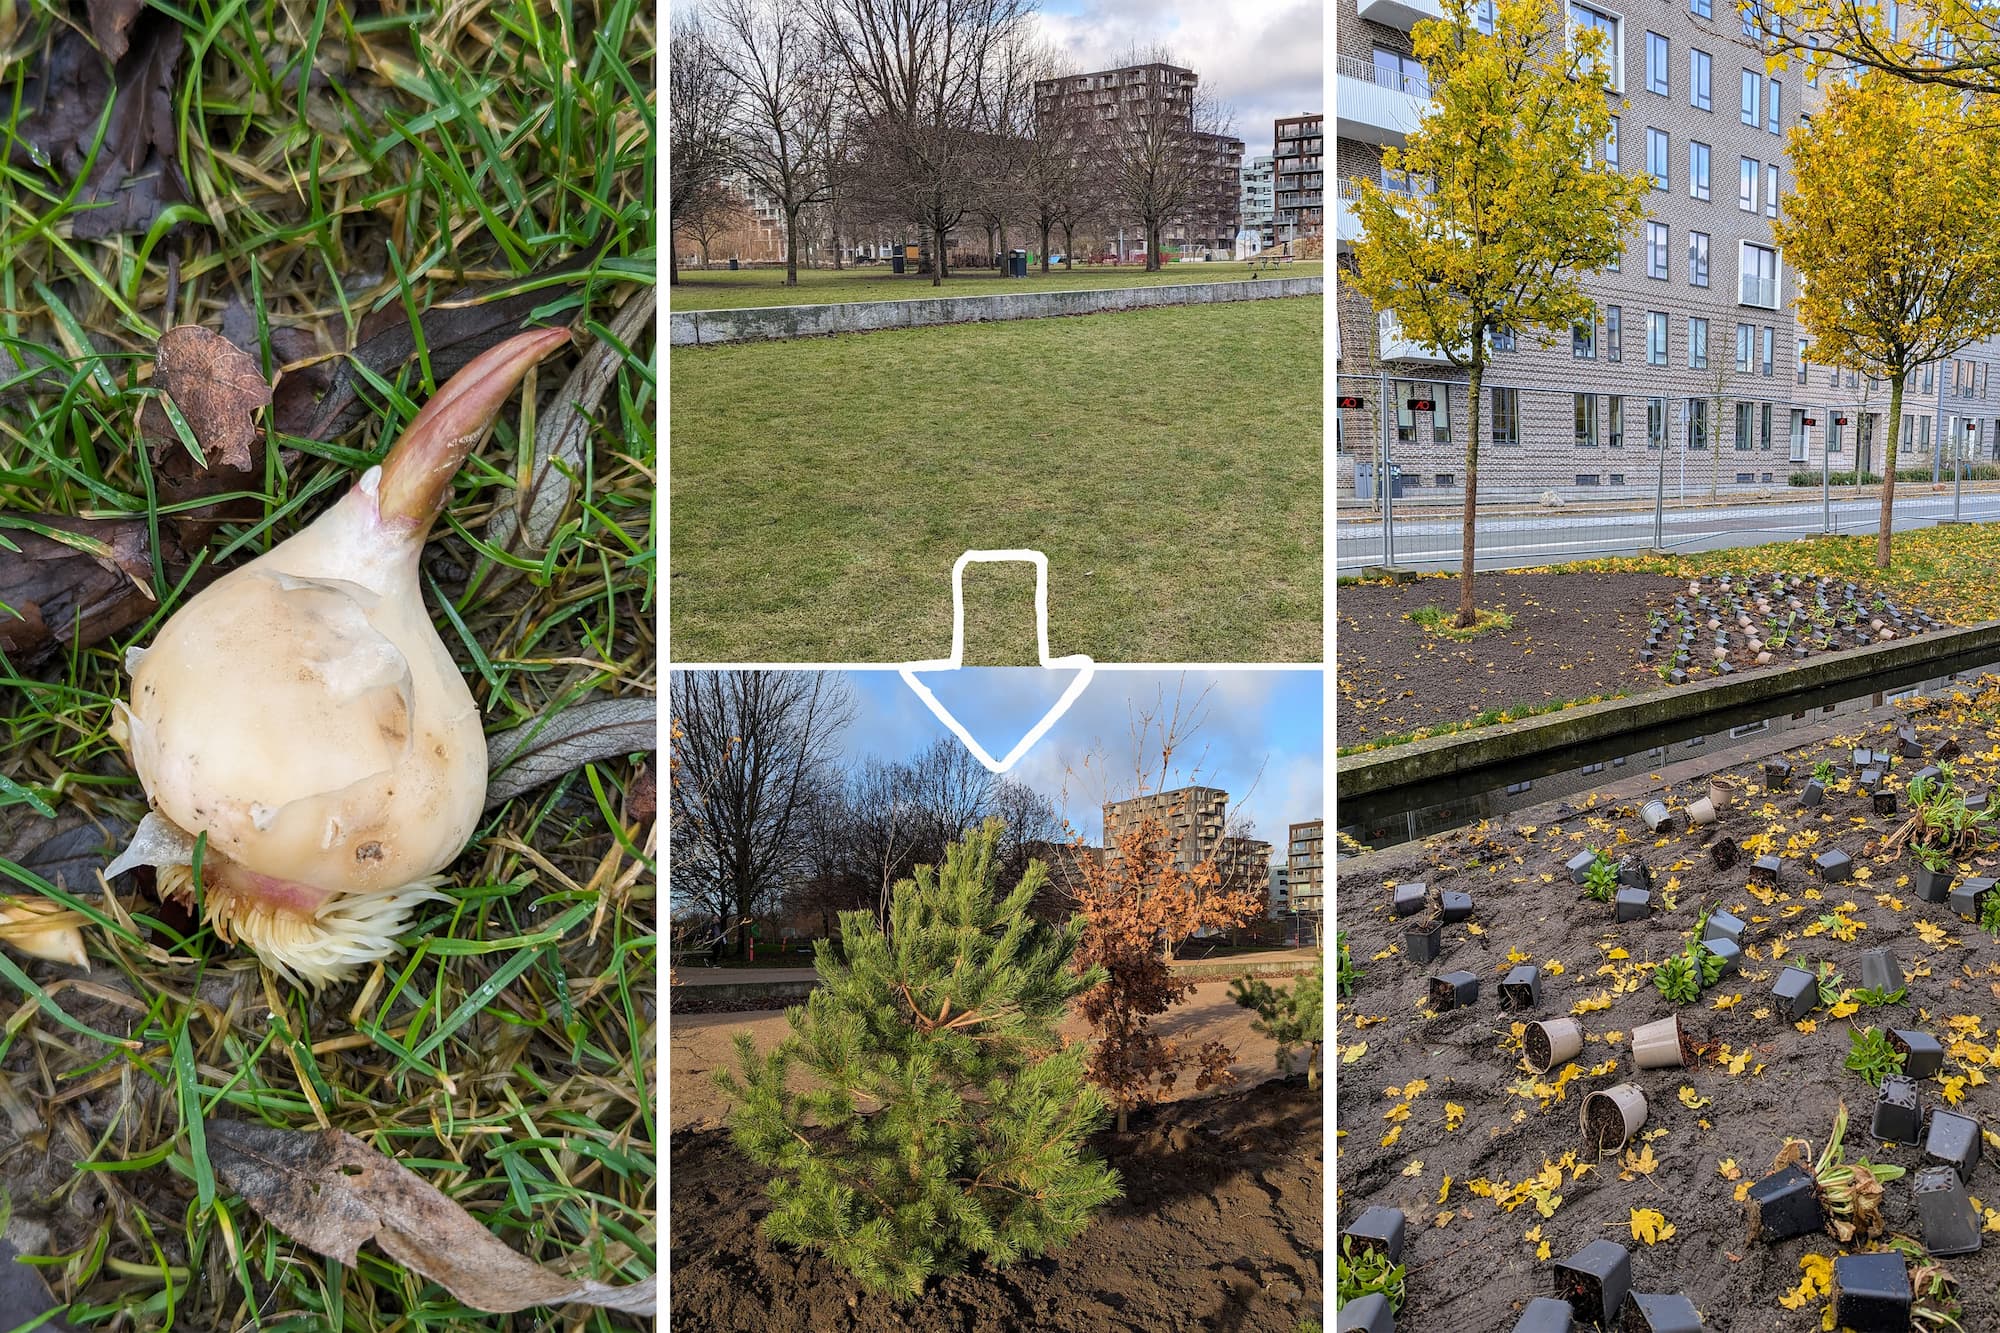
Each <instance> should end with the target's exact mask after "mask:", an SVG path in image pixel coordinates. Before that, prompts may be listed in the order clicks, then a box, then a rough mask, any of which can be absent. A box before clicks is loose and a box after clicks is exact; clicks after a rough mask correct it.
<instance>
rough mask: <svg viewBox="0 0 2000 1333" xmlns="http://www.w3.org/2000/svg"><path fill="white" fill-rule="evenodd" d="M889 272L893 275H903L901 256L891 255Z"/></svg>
mask: <svg viewBox="0 0 2000 1333" xmlns="http://www.w3.org/2000/svg"><path fill="white" fill-rule="evenodd" d="M889 271H890V272H891V273H901V272H902V271H903V257H902V256H901V255H891V256H890V257H889Z"/></svg>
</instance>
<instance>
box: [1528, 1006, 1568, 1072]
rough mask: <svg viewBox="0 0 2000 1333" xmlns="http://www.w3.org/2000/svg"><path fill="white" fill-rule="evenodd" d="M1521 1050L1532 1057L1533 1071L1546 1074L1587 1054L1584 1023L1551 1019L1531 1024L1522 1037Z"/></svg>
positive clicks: (1566, 1019) (1531, 1066)
mask: <svg viewBox="0 0 2000 1333" xmlns="http://www.w3.org/2000/svg"><path fill="white" fill-rule="evenodd" d="M1521 1051H1522V1054H1524V1055H1526V1056H1527V1057H1528V1065H1529V1067H1530V1068H1532V1069H1533V1070H1534V1071H1535V1072H1536V1073H1538V1074H1546V1073H1548V1072H1549V1071H1550V1070H1551V1069H1554V1068H1555V1067H1556V1066H1557V1065H1559V1064H1566V1063H1568V1062H1569V1061H1571V1060H1574V1059H1575V1058H1576V1057H1577V1056H1578V1055H1581V1054H1582V1053H1583V1024H1582V1023H1579V1022H1578V1021H1577V1020H1576V1019H1574V1018H1548V1019H1544V1020H1542V1021H1541V1022H1539V1023H1530V1024H1528V1030H1527V1031H1526V1032H1524V1033H1522V1034H1521Z"/></svg>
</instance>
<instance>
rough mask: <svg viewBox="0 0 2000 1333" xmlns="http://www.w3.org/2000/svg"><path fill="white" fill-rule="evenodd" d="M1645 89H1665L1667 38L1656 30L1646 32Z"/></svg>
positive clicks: (1651, 91) (1659, 91) (1660, 90)
mask: <svg viewBox="0 0 2000 1333" xmlns="http://www.w3.org/2000/svg"><path fill="white" fill-rule="evenodd" d="M1646 91H1647V92H1649V93H1661V94H1664V93H1665V92H1666V91H1667V39H1666V38H1664V37H1662V36H1660V34H1658V33H1657V32H1649V33H1647V34H1646Z"/></svg>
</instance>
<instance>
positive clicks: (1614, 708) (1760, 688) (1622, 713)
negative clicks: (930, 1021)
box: [1334, 620, 2000, 797]
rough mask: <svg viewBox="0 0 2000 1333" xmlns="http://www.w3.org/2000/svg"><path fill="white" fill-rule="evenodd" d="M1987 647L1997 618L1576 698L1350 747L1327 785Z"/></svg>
mask: <svg viewBox="0 0 2000 1333" xmlns="http://www.w3.org/2000/svg"><path fill="white" fill-rule="evenodd" d="M1987 650H1993V651H1994V652H1995V655H1996V656H2000V620H1994V621H1988V622H1987V623H1985V624H1983V625H1973V626H1971V627H1969V628H1966V629H1958V630H1947V631H1945V632H1944V633H1941V634H1920V635H1918V636H1917V637H1915V638H1913V639H1899V640H1897V641H1896V642H1894V643H1872V644H1869V645H1868V646H1867V647H1866V648H1849V649H1846V650H1844V651H1841V652H1837V653H1828V654H1827V655H1826V656H1824V657H1820V658H1816V659H1813V660H1810V661H1807V662H1804V663H1802V664H1800V665H1798V666H1794V667H1786V668H1784V669H1783V670H1779V671H1756V672H1749V673H1746V674H1744V675H1739V676H1724V677H1722V678H1721V679H1719V680H1712V681H1706V682H1704V683H1702V684H1700V685H1688V686H1682V687H1681V688H1679V689H1666V690H1655V691H1653V692H1651V693H1648V694H1642V695H1639V696H1638V697H1637V698H1633V699H1610V700H1606V701H1605V702H1603V703H1599V704H1582V705H1579V706H1578V707H1575V708H1565V709H1564V710H1562V711H1561V712H1560V713H1549V714H1547V715H1545V716H1542V717H1531V718H1524V719H1522V720H1521V721H1519V722H1503V723H1500V724H1498V725H1496V726H1491V727H1480V728H1478V729H1477V730H1474V731H1462V732H1455V733H1453V734H1451V735H1449V736H1436V737H1433V738H1431V739H1430V740H1424V741H1412V742H1411V743H1410V744H1408V745H1397V746H1393V747H1391V748H1389V749H1386V750H1377V751H1373V752H1371V753H1367V754H1358V755H1353V756H1350V757H1349V758H1346V759H1342V760H1340V761H1339V763H1338V765H1337V767H1336V769H1335V773H1334V789H1335V792H1336V793H1337V795H1338V796H1339V797H1354V796H1367V795H1371V794H1373V793H1375V792H1379V791H1386V790H1388V789H1389V788H1391V787H1404V786H1409V785H1411V784H1414V783H1422V782H1435V781H1437V780H1438V779H1440V778H1442V777H1445V776H1446V775H1449V774H1457V773H1462V772H1465V771H1466V770H1468V769H1474V768H1483V767H1485V766H1487V765H1490V764H1504V763H1509V762H1513V761H1515V760H1519V759H1524V758H1526V757H1528V756H1530V755H1535V754H1540V753H1542V752H1544V751H1547V750H1556V749H1561V748H1562V747H1564V746H1568V745H1578V744H1582V743H1584V742H1587V741H1597V740H1603V739H1606V738H1608V737H1611V736H1618V735H1623V734H1624V733H1626V732H1632V731H1643V730H1644V729H1646V728H1648V727H1657V726H1662V725H1665V724H1667V723H1673V722H1683V721H1686V720H1687V719H1689V718H1694V717H1701V716H1703V715H1705V714H1708V713H1714V712H1720V711H1722V710H1723V709H1726V708H1735V707H1739V706H1741V705H1744V704H1752V703H1758V702H1760V701H1762V700H1765V699H1775V698H1777V697H1779V696H1780V695H1785V694H1791V693H1794V692H1795V691H1799V690H1810V689H1817V688H1819V687H1821V686H1824V685H1837V684H1841V683H1844V682H1847V681H1861V680H1865V679H1867V678H1868V677H1870V676H1873V675H1875V674H1877V673H1878V672H1883V671H1894V670H1897V669H1900V668H1902V667H1906V666H1909V665H1911V664H1913V663H1920V662H1927V661H1932V660H1938V661H1942V660H1944V659H1946V658H1949V657H1956V656H1958V655H1959V654H1961V653H1969V652H1983V651H1987Z"/></svg>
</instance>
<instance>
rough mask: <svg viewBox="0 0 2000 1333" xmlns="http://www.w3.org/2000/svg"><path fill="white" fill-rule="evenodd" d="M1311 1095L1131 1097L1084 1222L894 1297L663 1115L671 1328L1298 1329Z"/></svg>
mask: <svg viewBox="0 0 2000 1333" xmlns="http://www.w3.org/2000/svg"><path fill="white" fill-rule="evenodd" d="M1320 1106H1321V1098H1320V1092H1319V1090H1318V1089H1312V1090H1308V1089H1307V1087H1306V1082H1305V1079H1304V1077H1303V1076H1300V1077H1294V1078H1290V1079H1285V1080H1281V1081H1277V1082H1270V1083H1264V1084H1261V1085H1259V1086H1257V1087H1253V1088H1248V1089H1243V1090H1239V1091H1235V1092H1230V1093H1227V1094H1224V1095H1221V1096H1215V1097H1199V1098H1194V1099H1191V1100H1188V1101H1180V1102H1172V1103H1169V1104H1167V1105H1165V1106H1162V1107H1160V1108H1158V1109H1157V1110H1153V1111H1149V1112H1144V1113H1141V1114H1140V1115H1138V1116H1135V1117H1134V1118H1133V1120H1132V1125H1131V1131H1130V1132H1129V1133H1126V1134H1123V1135H1119V1134H1114V1133H1111V1132H1109V1131H1107V1132H1105V1133H1102V1134H1099V1135H1098V1136H1097V1137H1096V1138H1095V1139H1094V1140H1093V1142H1092V1147H1093V1148H1094V1149H1095V1150H1096V1151H1097V1152H1098V1153H1100V1154H1102V1155H1103V1156H1104V1157H1105V1159H1106V1160H1107V1161H1109V1162H1110V1163H1111V1165H1113V1166H1114V1167H1116V1168H1117V1169H1118V1172H1119V1175H1120V1176H1121V1177H1122V1178H1123V1181H1124V1189H1125V1197H1124V1198H1123V1199H1121V1200H1119V1201H1118V1202H1117V1203H1115V1204H1113V1205H1111V1206H1110V1207H1108V1208H1106V1209H1105V1210H1103V1212H1101V1213H1100V1214H1099V1215H1098V1217H1097V1220H1096V1221H1095V1222H1094V1223H1093V1224H1092V1225H1091V1228H1090V1230H1089V1231H1087V1232H1085V1233H1084V1234H1083V1235H1082V1236H1081V1237H1079V1238H1078V1239H1077V1240H1076V1241H1074V1242H1073V1243H1071V1244H1070V1245H1069V1246H1068V1247H1067V1248H1065V1249H1062V1250H1059V1251H1057V1252H1055V1253H1053V1254H1049V1255H1044V1256H1043V1257H1041V1258H1039V1259H1026V1260H1022V1261H1021V1262H1019V1263H1016V1264H1013V1265H1011V1266H1009V1267H1007V1268H1003V1269H995V1268H993V1267H990V1266H988V1265H986V1264H984V1263H975V1264H974V1265H973V1266H972V1267H971V1268H969V1269H968V1270H967V1271H965V1272H963V1273H959V1274H956V1275H954V1276H952V1277H948V1278H941V1279H935V1280H933V1282H932V1283H931V1286H930V1288H929V1290H927V1291H926V1292H925V1294H924V1296H923V1298H922V1299H921V1300H919V1301H917V1302H914V1303H912V1304H910V1305H907V1306H899V1305H897V1304H896V1303H895V1302H893V1301H890V1300H887V1299H885V1298H882V1297H878V1296H873V1295H870V1294H868V1293H866V1292H865V1291H863V1290H862V1289H861V1288H860V1285H859V1284H858V1283H856V1282H855V1280H854V1279H853V1277H851V1276H850V1275H849V1274H848V1273H847V1272H846V1271H845V1270H844V1269H841V1268H839V1267H837V1266H836V1265H835V1264H833V1263H832V1262H831V1261H829V1260H828V1259H826V1258H825V1257H824V1256H822V1255H820V1254H818V1253H815V1252H811V1251H799V1250H791V1249H784V1248H780V1247H778V1246H776V1245H774V1244H772V1243H771V1242H770V1241H769V1240H767V1239H765V1237H764V1234H763V1232H762V1230H761V1228H760V1227H759V1225H758V1223H759V1222H760V1221H761V1219H762V1218H763V1216H764V1214H765V1212H766V1211H767V1205H766V1202H765V1199H764V1195H763V1192H762V1187H763V1184H764V1180H765V1179H766V1176H765V1174H764V1173H763V1172H762V1171H761V1170H759V1169H758V1168H756V1167H754V1166H752V1165H751V1164H750V1163H749V1161H747V1160H746V1159H745V1158H744V1157H742V1156H741V1155H740V1154H739V1153H738V1152H737V1151H736V1149H735V1147H734V1146H733V1145H732V1144H731V1143H730V1142H729V1138H728V1135H727V1133H726V1132H725V1131H721V1130H700V1131H692V1132H677V1133H675V1134H674V1135H673V1138H672V1156H671V1163H670V1166H671V1171H672V1179H673V1189H672V1191H671V1200H672V1202H671V1207H672V1220H671V1226H672V1237H671V1244H672V1254H673V1296H672V1323H673V1327H674V1329H675V1333H681V1331H682V1330H687V1331H688V1333H735V1331H737V1330H742V1331H743V1333H764V1330H767V1329H770V1330H776V1329H785V1330H792V1329H798V1330H808V1329H809V1330H812V1333H947V1331H949V1333H1020V1331H1021V1330H1027V1329H1034V1330H1038V1333H1039V1331H1041V1330H1047V1331H1048V1333H1100V1331H1101V1330H1116V1331H1118V1333H1142V1331H1143V1333H1173V1331H1176V1330H1186V1333H1196V1331H1197V1330H1199V1333H1295V1330H1296V1329H1297V1328H1298V1327H1299V1325H1300V1323H1301V1321H1303V1320H1306V1319H1319V1318H1320V1302H1321V1262H1322V1251H1321V1237H1322V1234H1323V1232H1322V1222H1323V1219H1322V1216H1321V1209H1320V1204H1321V1198H1322V1190H1323V1175H1322V1171H1323V1157H1322V1152H1321V1143H1322V1134H1323V1132H1324V1126H1323V1123H1322V1119H1321V1114H1320ZM1412 1327H1420V1325H1418V1326H1412Z"/></svg>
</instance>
